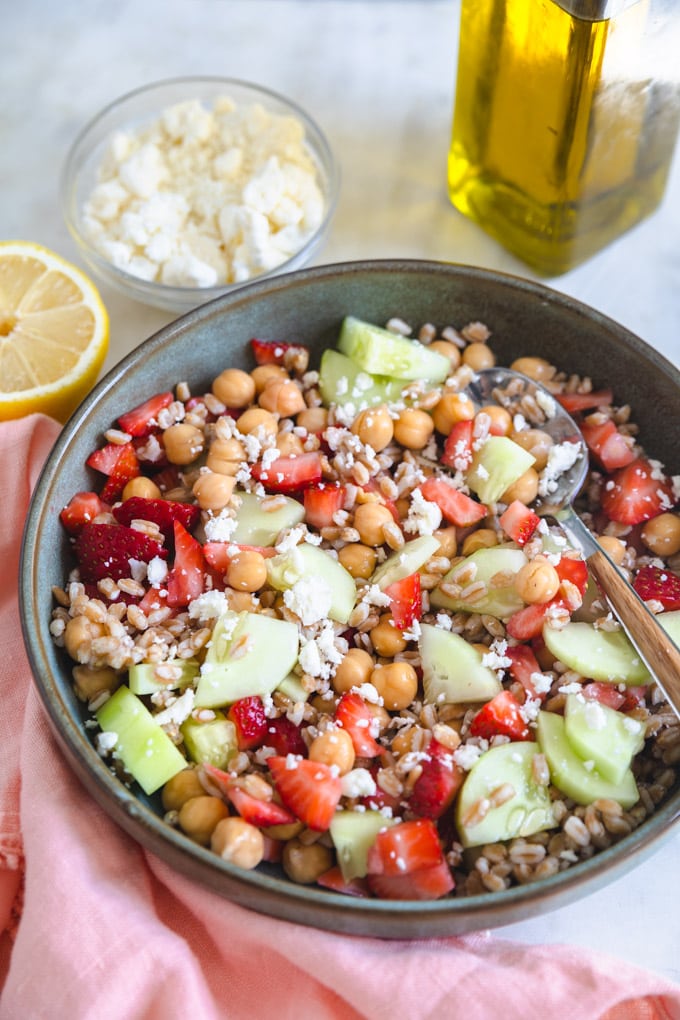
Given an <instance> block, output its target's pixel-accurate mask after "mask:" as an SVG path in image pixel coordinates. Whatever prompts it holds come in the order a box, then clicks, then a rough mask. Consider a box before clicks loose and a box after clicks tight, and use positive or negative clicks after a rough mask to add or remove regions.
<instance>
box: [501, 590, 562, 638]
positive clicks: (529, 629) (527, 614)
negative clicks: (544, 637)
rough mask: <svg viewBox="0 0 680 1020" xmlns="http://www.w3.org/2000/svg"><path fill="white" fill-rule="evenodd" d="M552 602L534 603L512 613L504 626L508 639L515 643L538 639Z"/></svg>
mask: <svg viewBox="0 0 680 1020" xmlns="http://www.w3.org/2000/svg"><path fill="white" fill-rule="evenodd" d="M554 601H555V600H554V599H553V600H552V601H551V602H543V603H535V604H534V605H531V606H525V607H524V609H518V610H517V612H516V613H513V614H512V616H511V617H510V619H509V620H508V622H507V623H506V625H505V629H506V630H507V632H508V634H509V635H510V637H512V638H514V639H515V641H531V639H532V638H536V637H538V636H539V635H540V634H541V631H542V630H543V624H544V623H545V618H546V616H547V615H548V610H549V609H550V608H551V606H552V605H553V603H554Z"/></svg>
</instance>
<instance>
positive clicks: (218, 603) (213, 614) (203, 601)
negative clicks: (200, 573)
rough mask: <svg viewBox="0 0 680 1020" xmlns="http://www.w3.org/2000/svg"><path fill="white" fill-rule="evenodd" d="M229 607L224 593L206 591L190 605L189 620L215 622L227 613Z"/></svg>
mask: <svg viewBox="0 0 680 1020" xmlns="http://www.w3.org/2000/svg"><path fill="white" fill-rule="evenodd" d="M228 608H229V605H228V603H227V596H226V595H225V594H224V592H223V591H206V592H203V594H202V595H199V596H198V598H196V599H194V600H193V602H190V603H189V618H190V619H192V620H203V621H205V620H214V619H216V618H217V617H218V616H222V614H223V613H225V612H226V611H227V609H228Z"/></svg>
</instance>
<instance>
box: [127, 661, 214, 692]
mask: <svg viewBox="0 0 680 1020" xmlns="http://www.w3.org/2000/svg"><path fill="white" fill-rule="evenodd" d="M163 666H170V667H172V668H173V669H174V670H179V676H178V678H177V679H176V680H159V679H158V678H157V677H156V669H157V665H156V663H152V662H137V663H135V664H134V665H133V666H130V671H129V674H128V683H129V685H130V690H131V691H132V693H133V694H139V695H142V694H157V693H158V692H159V691H181V690H183V689H184V688H185V687H188V686H189V684H190V683H191V682H192V680H194V679H195V678H196V677H197V676H198V662H197V661H196V659H170V660H168V662H164V663H163Z"/></svg>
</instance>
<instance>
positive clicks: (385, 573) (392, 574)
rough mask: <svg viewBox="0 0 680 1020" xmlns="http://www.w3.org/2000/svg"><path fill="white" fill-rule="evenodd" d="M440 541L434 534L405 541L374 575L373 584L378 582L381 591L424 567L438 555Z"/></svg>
mask: <svg viewBox="0 0 680 1020" xmlns="http://www.w3.org/2000/svg"><path fill="white" fill-rule="evenodd" d="M438 550H439V542H438V541H437V539H436V538H434V536H432V535H421V536H420V537H419V538H412V539H411V540H410V541H409V542H406V543H404V545H403V546H402V548H401V549H398V550H397V551H396V552H393V553H390V555H389V556H388V557H387V559H386V560H385V562H384V563H381V564H380V566H379V567H378V568H377V570H376V571H375V573H374V574H373V576H372V577H371V584H377V585H378V587H379V588H380V589H381V591H384V589H385V588H388V587H389V586H390V585H391V584H394V583H395V582H396V581H402V580H403V579H404V578H405V577H410V576H411V574H415V572H416V571H417V570H420V568H421V567H424V566H425V564H426V563H427V561H428V560H430V559H432V557H433V556H436V555H437V552H438Z"/></svg>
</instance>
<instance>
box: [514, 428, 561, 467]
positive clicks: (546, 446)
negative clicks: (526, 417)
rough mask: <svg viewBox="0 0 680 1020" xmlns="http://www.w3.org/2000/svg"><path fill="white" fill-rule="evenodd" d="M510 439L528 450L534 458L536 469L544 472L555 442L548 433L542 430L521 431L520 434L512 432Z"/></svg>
mask: <svg viewBox="0 0 680 1020" xmlns="http://www.w3.org/2000/svg"><path fill="white" fill-rule="evenodd" d="M510 438H511V439H512V441H513V443H517V445H518V446H521V447H522V449H523V450H527V451H528V452H529V453H530V454H531V455H532V457H533V458H534V465H533V466H534V469H535V470H536V471H542V470H543V468H544V467H545V466H546V464H547V463H548V454H549V453H550V448H551V446H552V445H553V441H552V439H551V437H550V436H549V435H548V433H547V432H543V431H541V429H520V431H519V432H512V433H511V434H510Z"/></svg>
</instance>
